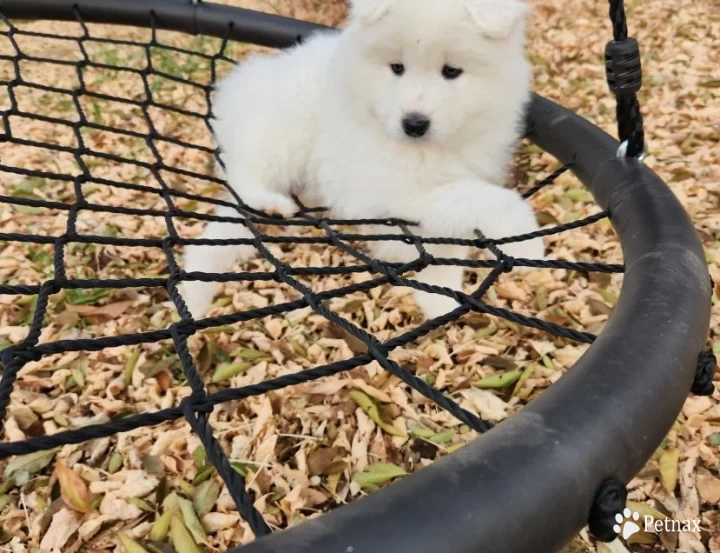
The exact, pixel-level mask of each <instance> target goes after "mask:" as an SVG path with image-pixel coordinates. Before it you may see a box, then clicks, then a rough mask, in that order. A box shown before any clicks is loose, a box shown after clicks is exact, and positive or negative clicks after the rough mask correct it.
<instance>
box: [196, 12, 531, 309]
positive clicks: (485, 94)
mask: <svg viewBox="0 0 720 553" xmlns="http://www.w3.org/2000/svg"><path fill="white" fill-rule="evenodd" d="M526 12H527V7H526V6H525V4H523V3H522V2H521V0H355V2H354V6H353V11H352V15H351V19H350V22H349V25H348V27H347V28H346V29H345V30H344V31H342V32H335V31H333V32H327V33H321V34H317V35H315V36H313V37H312V38H310V39H309V40H308V41H306V43H305V44H303V45H302V46H298V47H296V48H293V49H290V50H288V51H285V52H282V53H280V54H278V55H275V56H273V57H256V58H253V59H251V60H250V61H247V62H245V63H243V64H242V65H240V66H239V67H238V68H237V69H235V70H234V71H233V72H232V73H231V74H230V75H229V76H228V77H227V78H226V79H225V80H224V81H222V82H221V83H220V84H219V86H218V93H217V98H216V101H215V106H214V111H215V116H216V119H217V120H216V121H215V124H214V127H215V131H216V138H217V141H218V143H219V145H220V148H221V150H222V151H223V152H224V153H223V154H222V159H223V162H224V163H225V165H226V169H227V178H228V182H229V184H230V186H232V188H233V189H234V190H235V191H237V193H238V194H239V196H240V197H241V198H242V199H243V201H244V202H246V203H247V204H248V205H250V206H251V207H254V208H257V209H262V210H266V211H274V212H279V213H281V214H283V215H291V214H292V213H294V212H295V210H296V208H295V204H294V202H293V201H292V200H291V199H290V194H291V193H292V192H298V193H300V194H301V196H302V197H303V198H304V200H305V201H306V202H307V203H309V204H311V205H324V206H327V207H329V208H331V210H332V213H333V215H334V216H336V217H341V218H380V217H388V216H390V217H398V218H403V219H406V220H411V221H416V222H418V223H419V224H420V227H419V229H417V232H418V233H420V234H422V235H426V236H445V237H471V236H472V235H473V230H474V229H476V228H477V229H480V230H481V231H482V232H483V233H484V234H485V235H486V236H488V237H490V238H499V237H503V236H509V235H513V234H519V233H526V232H532V231H534V230H537V223H536V220H535V217H534V214H533V212H532V210H531V208H530V207H529V206H528V205H527V204H526V203H524V202H523V201H522V200H521V198H520V197H519V195H518V194H517V193H515V192H513V191H511V190H508V189H506V188H503V187H501V186H499V185H498V183H500V182H502V180H503V177H504V175H505V172H506V170H507V166H508V163H509V160H510V156H511V153H512V149H513V146H514V143H515V142H516V140H517V138H518V134H519V130H520V128H521V124H522V117H523V112H524V108H525V105H526V103H527V101H528V99H529V85H530V68H529V65H528V63H527V60H526V57H525V53H524V47H525V19H526ZM393 63H403V64H404V66H405V68H406V69H405V73H404V74H403V75H402V76H398V75H396V74H395V73H394V72H393V71H391V69H390V65H391V64H393ZM444 65H450V66H453V67H458V68H462V69H463V71H464V73H463V74H462V75H461V76H460V77H459V78H457V79H455V80H448V79H445V78H443V76H442V74H441V71H442V68H443V66H444ZM409 113H421V114H423V115H425V116H427V117H428V118H429V119H430V120H431V126H430V130H429V132H428V134H427V135H425V136H424V137H422V138H410V137H408V136H406V135H405V133H404V132H403V127H402V120H403V118H404V117H405V116H406V115H407V114H409ZM218 214H219V215H237V214H236V213H233V212H232V210H230V209H226V208H220V209H219V210H218ZM249 236H250V234H249V232H248V230H247V229H245V228H244V227H243V226H242V225H238V224H223V223H215V222H213V223H210V224H209V225H208V226H207V229H206V231H205V234H204V235H203V237H205V238H242V237H249ZM502 249H503V250H504V251H505V252H506V253H507V254H508V255H512V256H515V257H525V258H534V259H539V258H542V257H543V253H544V251H543V242H542V239H536V240H532V241H528V242H522V243H517V244H511V245H507V246H504V247H503V248H502ZM229 250H233V251H229ZM428 251H429V252H430V253H431V254H433V255H435V256H437V257H460V258H465V257H466V255H467V251H466V248H463V247H452V246H430V247H428ZM253 252H254V249H253V248H251V247H247V246H246V247H238V248H229V247H222V248H218V247H215V248H210V247H188V248H187V252H186V262H185V270H186V271H204V272H227V271H229V270H230V269H231V267H232V265H233V264H234V262H235V261H236V259H237V258H238V257H240V258H247V257H249V256H250V255H253ZM373 253H374V255H376V256H378V257H379V258H381V259H384V260H387V261H410V260H412V259H414V258H416V257H417V251H416V250H415V249H414V248H413V247H411V246H407V245H405V244H402V243H388V242H384V243H380V244H378V245H377V247H376V249H375V251H374V252H373ZM417 279H418V280H420V281H423V282H427V283H431V284H434V285H438V286H445V287H448V288H454V289H456V290H459V289H461V286H462V280H463V271H462V269H461V268H458V267H430V268H428V269H426V270H425V271H422V272H421V273H420V274H418V275H417ZM215 292H216V285H215V284H213V283H200V282H187V283H185V286H184V295H185V298H186V300H187V302H188V306H189V308H190V311H191V312H192V314H193V315H194V316H195V317H199V316H202V315H203V314H204V313H205V312H206V310H207V309H208V307H209V306H210V304H211V302H212V299H213V296H214V293H215ZM416 300H417V302H418V304H419V306H420V307H421V308H422V309H423V311H424V312H425V313H426V315H428V316H430V317H435V316H439V315H442V314H444V313H447V312H448V311H450V310H452V309H453V308H454V307H456V303H455V302H454V300H452V299H450V298H447V297H444V296H440V295H436V294H425V293H422V292H418V293H416Z"/></svg>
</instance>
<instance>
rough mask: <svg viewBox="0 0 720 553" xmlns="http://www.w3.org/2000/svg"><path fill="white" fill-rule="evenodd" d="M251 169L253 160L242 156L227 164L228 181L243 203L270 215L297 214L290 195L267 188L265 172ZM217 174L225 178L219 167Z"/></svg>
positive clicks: (285, 215) (296, 207) (287, 215)
mask: <svg viewBox="0 0 720 553" xmlns="http://www.w3.org/2000/svg"><path fill="white" fill-rule="evenodd" d="M251 167H252V166H251V160H248V159H247V158H246V157H244V156H240V157H239V158H238V159H237V160H233V161H232V162H231V163H226V171H225V172H226V173H227V179H226V180H227V182H228V184H229V185H230V187H231V188H232V189H233V190H235V192H237V194H238V196H239V197H240V199H241V200H242V201H243V203H245V204H246V205H248V206H250V207H252V208H253V209H257V210H259V211H265V212H266V213H268V214H277V215H282V216H283V217H290V216H291V215H294V214H295V213H297V211H298V206H297V205H296V204H295V202H294V201H293V199H292V198H291V197H290V194H289V193H288V194H287V195H285V194H282V193H281V192H278V191H277V190H273V189H272V188H270V187H268V186H266V185H265V184H264V183H265V182H266V180H267V179H264V178H262V176H261V175H263V174H264V172H263V171H262V170H259V168H257V167H256V168H251ZM217 173H218V176H219V177H220V178H224V177H225V175H223V170H222V169H221V168H220V166H219V165H218V166H217ZM288 189H289V187H288Z"/></svg>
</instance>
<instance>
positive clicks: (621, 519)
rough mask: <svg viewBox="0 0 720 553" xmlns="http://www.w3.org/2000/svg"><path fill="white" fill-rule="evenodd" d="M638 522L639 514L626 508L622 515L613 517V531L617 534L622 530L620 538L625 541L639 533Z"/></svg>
mask: <svg viewBox="0 0 720 553" xmlns="http://www.w3.org/2000/svg"><path fill="white" fill-rule="evenodd" d="M638 520H640V514H639V513H636V512H634V511H631V510H630V509H628V508H626V509H625V510H624V511H623V512H622V514H620V513H618V514H616V515H615V521H616V522H617V524H616V525H614V526H613V530H614V531H615V532H617V533H618V534H619V533H620V530H622V538H623V539H624V540H626V539H628V538H629V537H630V536H632V535H633V534H637V533H638V532H639V531H640V526H639V525H638V524H637V521H638ZM623 523H624V524H623Z"/></svg>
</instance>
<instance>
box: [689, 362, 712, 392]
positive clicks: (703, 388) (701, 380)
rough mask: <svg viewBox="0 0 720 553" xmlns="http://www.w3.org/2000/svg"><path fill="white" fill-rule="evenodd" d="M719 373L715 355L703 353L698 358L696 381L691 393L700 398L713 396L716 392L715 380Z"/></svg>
mask: <svg viewBox="0 0 720 553" xmlns="http://www.w3.org/2000/svg"><path fill="white" fill-rule="evenodd" d="M716 371H717V360H716V359H715V354H713V352H711V351H703V352H702V353H700V355H699V356H698V363H697V370H696V372H695V380H693V385H692V388H691V391H692V393H693V394H695V395H698V396H711V395H713V393H714V392H715V384H713V378H714V377H715V372H716Z"/></svg>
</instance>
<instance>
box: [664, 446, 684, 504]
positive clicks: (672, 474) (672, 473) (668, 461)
mask: <svg viewBox="0 0 720 553" xmlns="http://www.w3.org/2000/svg"><path fill="white" fill-rule="evenodd" d="M679 459H680V451H679V450H678V449H677V448H675V447H673V448H670V449H666V450H665V451H663V452H662V453H661V454H660V462H659V464H660V480H661V482H662V485H663V487H664V488H665V490H666V491H667V492H668V493H669V494H670V495H673V494H674V493H675V486H677V481H678V460H679Z"/></svg>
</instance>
